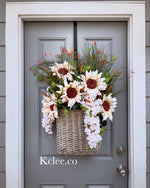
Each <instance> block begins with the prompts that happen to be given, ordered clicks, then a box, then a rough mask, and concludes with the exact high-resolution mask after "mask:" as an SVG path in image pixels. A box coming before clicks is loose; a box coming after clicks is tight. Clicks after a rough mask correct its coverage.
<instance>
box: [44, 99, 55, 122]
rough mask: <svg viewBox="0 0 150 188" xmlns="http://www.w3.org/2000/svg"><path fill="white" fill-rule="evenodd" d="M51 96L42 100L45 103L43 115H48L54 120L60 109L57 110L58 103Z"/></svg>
mask: <svg viewBox="0 0 150 188" xmlns="http://www.w3.org/2000/svg"><path fill="white" fill-rule="evenodd" d="M52 98H53V96H52ZM52 98H51V97H45V96H44V100H43V101H42V103H43V108H42V112H43V116H47V117H49V118H50V119H52V120H54V119H55V118H58V110H57V104H56V102H55V101H53V100H52Z"/></svg>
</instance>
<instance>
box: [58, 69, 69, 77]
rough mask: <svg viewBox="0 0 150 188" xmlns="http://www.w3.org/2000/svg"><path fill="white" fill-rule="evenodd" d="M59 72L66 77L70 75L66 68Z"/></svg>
mask: <svg viewBox="0 0 150 188" xmlns="http://www.w3.org/2000/svg"><path fill="white" fill-rule="evenodd" d="M58 72H59V73H60V74H62V75H66V74H67V73H68V70H67V69H66V68H60V69H59V70H58Z"/></svg>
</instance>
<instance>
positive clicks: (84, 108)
mask: <svg viewBox="0 0 150 188" xmlns="http://www.w3.org/2000/svg"><path fill="white" fill-rule="evenodd" d="M80 107H81V108H82V109H83V111H84V112H86V111H88V108H87V107H84V106H82V105H81V106H80Z"/></svg>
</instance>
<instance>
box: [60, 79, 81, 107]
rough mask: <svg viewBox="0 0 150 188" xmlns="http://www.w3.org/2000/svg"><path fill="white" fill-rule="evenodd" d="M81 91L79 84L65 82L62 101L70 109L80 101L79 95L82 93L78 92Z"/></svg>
mask: <svg viewBox="0 0 150 188" xmlns="http://www.w3.org/2000/svg"><path fill="white" fill-rule="evenodd" d="M81 89H82V86H81V85H80V83H79V82H77V81H74V82H70V83H69V84H68V82H67V81H66V80H65V82H64V87H63V88H62V96H61V98H62V101H63V103H64V102H67V103H68V107H70V108H71V107H72V106H73V105H74V104H75V103H76V102H80V101H81V95H82V93H81V92H80V90H81Z"/></svg>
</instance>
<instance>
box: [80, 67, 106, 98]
mask: <svg viewBox="0 0 150 188" xmlns="http://www.w3.org/2000/svg"><path fill="white" fill-rule="evenodd" d="M101 76H102V73H100V74H98V71H97V70H96V71H89V72H88V71H86V73H85V76H84V75H82V76H81V79H82V80H83V85H84V87H85V91H86V92H87V93H88V94H89V95H94V96H95V97H96V96H97V95H101V92H100V91H103V90H105V89H106V87H107V84H106V83H105V82H104V80H105V78H101Z"/></svg>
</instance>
